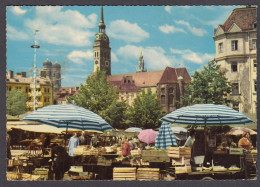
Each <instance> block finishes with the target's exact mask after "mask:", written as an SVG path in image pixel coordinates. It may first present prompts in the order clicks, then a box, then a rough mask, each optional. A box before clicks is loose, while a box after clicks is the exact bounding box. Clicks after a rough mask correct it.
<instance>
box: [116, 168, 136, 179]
mask: <svg viewBox="0 0 260 187" xmlns="http://www.w3.org/2000/svg"><path fill="white" fill-rule="evenodd" d="M113 180H136V168H135V167H116V168H113Z"/></svg>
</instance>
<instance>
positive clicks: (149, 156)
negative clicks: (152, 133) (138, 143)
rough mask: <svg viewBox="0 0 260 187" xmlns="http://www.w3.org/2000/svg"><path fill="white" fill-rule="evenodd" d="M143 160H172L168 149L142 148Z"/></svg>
mask: <svg viewBox="0 0 260 187" xmlns="http://www.w3.org/2000/svg"><path fill="white" fill-rule="evenodd" d="M142 160H143V161H145V162H170V158H169V156H168V155H167V151H159V150H142Z"/></svg>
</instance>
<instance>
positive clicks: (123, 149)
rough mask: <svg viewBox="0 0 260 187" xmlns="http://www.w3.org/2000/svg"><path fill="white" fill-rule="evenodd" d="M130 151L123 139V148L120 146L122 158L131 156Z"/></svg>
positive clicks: (128, 145) (126, 141)
mask: <svg viewBox="0 0 260 187" xmlns="http://www.w3.org/2000/svg"><path fill="white" fill-rule="evenodd" d="M130 151H131V149H130V144H129V142H128V140H127V139H125V141H124V143H123V146H122V156H124V157H125V156H129V155H131V152H130Z"/></svg>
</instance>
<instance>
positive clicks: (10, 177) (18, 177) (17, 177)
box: [6, 172, 22, 180]
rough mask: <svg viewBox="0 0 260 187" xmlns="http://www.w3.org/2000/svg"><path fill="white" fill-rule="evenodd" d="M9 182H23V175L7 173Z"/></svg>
mask: <svg viewBox="0 0 260 187" xmlns="http://www.w3.org/2000/svg"><path fill="white" fill-rule="evenodd" d="M6 177H7V180H21V179H22V174H21V173H16V172H7V173H6Z"/></svg>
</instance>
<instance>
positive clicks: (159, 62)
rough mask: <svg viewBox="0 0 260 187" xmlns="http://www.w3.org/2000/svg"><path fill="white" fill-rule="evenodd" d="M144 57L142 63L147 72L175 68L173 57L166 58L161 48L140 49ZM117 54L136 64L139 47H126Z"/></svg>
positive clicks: (121, 48)
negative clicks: (168, 67)
mask: <svg viewBox="0 0 260 187" xmlns="http://www.w3.org/2000/svg"><path fill="white" fill-rule="evenodd" d="M142 51H143V52H142V53H143V56H144V63H145V66H146V67H147V68H148V70H160V69H164V68H165V67H167V66H171V67H175V64H177V61H176V59H175V57H174V56H167V55H166V52H165V50H164V49H163V48H161V47H157V46H155V47H145V48H143V49H142ZM117 54H118V55H119V56H120V57H122V58H123V60H124V61H125V60H136V66H137V64H138V57H139V54H140V46H135V45H126V46H123V47H120V48H119V49H118V50H117Z"/></svg>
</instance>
